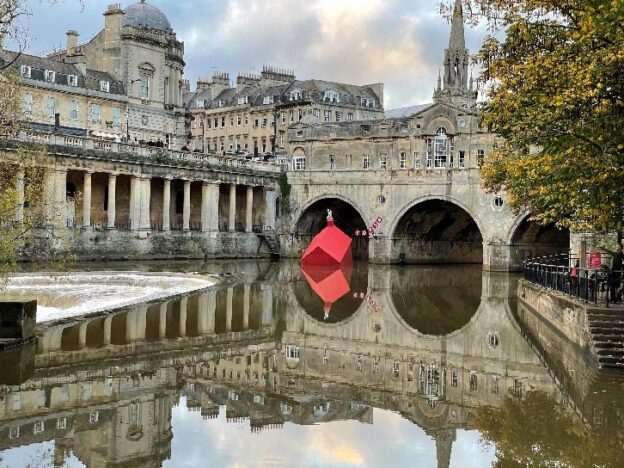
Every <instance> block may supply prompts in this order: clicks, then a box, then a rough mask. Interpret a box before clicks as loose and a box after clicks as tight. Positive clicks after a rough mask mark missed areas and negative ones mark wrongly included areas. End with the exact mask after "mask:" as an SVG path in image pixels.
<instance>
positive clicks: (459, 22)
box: [449, 0, 466, 50]
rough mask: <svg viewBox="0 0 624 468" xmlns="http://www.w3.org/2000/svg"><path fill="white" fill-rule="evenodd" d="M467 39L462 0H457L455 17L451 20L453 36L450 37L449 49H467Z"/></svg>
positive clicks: (454, 10) (454, 11)
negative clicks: (465, 36)
mask: <svg viewBox="0 0 624 468" xmlns="http://www.w3.org/2000/svg"><path fill="white" fill-rule="evenodd" d="M465 48H466V40H465V39H464V9H463V7H462V0H455V8H454V9H453V19H452V20H451V38H450V39H449V49H451V50H453V49H455V50H457V49H461V50H463V49H465Z"/></svg>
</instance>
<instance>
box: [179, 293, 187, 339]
mask: <svg viewBox="0 0 624 468" xmlns="http://www.w3.org/2000/svg"><path fill="white" fill-rule="evenodd" d="M187 309H188V298H186V297H183V298H182V299H180V336H181V337H183V336H186V316H187Z"/></svg>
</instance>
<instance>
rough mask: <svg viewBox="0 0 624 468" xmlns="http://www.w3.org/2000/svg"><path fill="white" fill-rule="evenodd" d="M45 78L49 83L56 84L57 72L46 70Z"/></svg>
mask: <svg viewBox="0 0 624 468" xmlns="http://www.w3.org/2000/svg"><path fill="white" fill-rule="evenodd" d="M44 76H45V80H46V81H47V82H48V83H54V81H55V80H56V72H55V71H53V70H46V71H45V75H44Z"/></svg>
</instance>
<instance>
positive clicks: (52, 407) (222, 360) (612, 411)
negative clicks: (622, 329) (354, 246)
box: [0, 261, 624, 467]
mask: <svg viewBox="0 0 624 468" xmlns="http://www.w3.org/2000/svg"><path fill="white" fill-rule="evenodd" d="M112 270H115V271H133V272H137V271H138V272H149V273H162V272H173V273H190V272H193V273H199V274H210V275H217V277H218V278H219V283H218V284H217V285H215V286H213V287H210V288H208V289H203V290H200V291H196V292H192V293H188V294H177V295H176V296H174V297H172V298H169V299H166V300H163V299H155V300H151V302H147V303H140V304H134V305H130V306H124V307H123V308H119V309H116V310H115V311H114V312H102V311H101V310H98V311H97V312H96V313H94V314H92V315H90V316H88V317H69V316H66V317H63V318H62V319H59V320H56V321H54V320H52V321H50V322H45V323H40V324H39V325H38V327H39V332H38V342H37V344H36V345H33V346H31V347H27V348H24V349H20V350H17V351H12V352H10V353H4V354H1V355H0V369H1V375H0V466H9V467H21V466H53V465H57V466H60V465H64V466H94V467H95V466H166V467H178V466H180V467H182V466H193V467H197V466H310V467H312V466H337V467H338V466H339V467H344V466H383V467H388V466H423V467H429V466H434V467H435V466H438V467H446V466H455V467H473V466H474V467H481V466H511V465H513V466H525V465H534V466H624V455H623V454H624V429H623V428H624V396H623V395H624V372H620V373H617V372H612V373H608V372H603V371H599V370H598V369H595V368H591V367H588V366H584V365H582V363H583V362H584V361H583V360H580V359H579V360H578V363H579V364H578V366H577V367H578V368H572V367H570V364H569V363H568V364H565V363H562V362H559V361H558V360H557V356H553V355H551V354H552V353H549V352H548V349H549V346H551V345H552V344H553V343H546V342H543V341H542V342H540V341H539V339H536V338H535V337H534V336H533V335H532V334H531V333H530V332H528V331H527V330H525V329H524V327H523V324H522V323H520V322H519V321H518V319H517V314H516V303H515V300H514V296H515V287H516V283H517V279H518V277H516V276H514V275H509V274H500V273H489V272H485V271H482V269H481V268H480V267H478V266H379V265H368V264H365V263H362V264H355V265H354V267H353V268H352V269H342V270H340V269H339V270H327V269H306V270H303V271H302V270H301V268H300V267H299V265H298V263H296V262H291V261H282V262H269V261H220V262H219V261H209V262H143V263H138V264H137V263H129V262H120V263H105V264H95V263H89V264H78V265H76V266H75V271H76V272H97V271H112ZM133 278H135V279H134V280H135V281H136V277H134V276H133ZM93 291H95V292H90V290H86V291H82V293H81V295H80V296H79V297H83V298H84V297H88V298H89V300H95V301H96V302H97V299H98V298H97V291H99V289H97V288H94V289H93ZM46 294H47V296H46V297H48V300H49V301H52V302H51V303H54V301H53V300H52V299H49V297H50V296H53V293H50V291H49V290H48V291H47V293H46ZM115 294H119V295H122V296H123V295H124V294H126V295H129V293H128V292H124V289H123V287H121V288H120V289H119V291H118V293H115ZM110 295H111V293H110V291H109V293H108V296H110ZM89 296H91V297H89ZM93 296H95V297H93ZM61 302H62V301H61ZM66 302H67V303H71V304H72V305H75V304H74V302H75V301H66ZM51 318H54V317H53V316H52V317H51ZM557 349H559V348H557Z"/></svg>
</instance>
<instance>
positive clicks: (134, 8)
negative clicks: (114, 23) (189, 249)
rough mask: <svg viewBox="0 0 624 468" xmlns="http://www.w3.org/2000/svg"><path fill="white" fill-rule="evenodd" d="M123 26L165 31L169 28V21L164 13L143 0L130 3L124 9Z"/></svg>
mask: <svg viewBox="0 0 624 468" xmlns="http://www.w3.org/2000/svg"><path fill="white" fill-rule="evenodd" d="M123 25H124V26H133V27H135V28H149V29H159V30H161V31H167V30H169V29H171V23H169V20H168V19H167V17H166V16H165V14H164V13H163V12H162V11H160V10H159V9H158V8H156V7H155V6H153V5H150V4H149V3H145V0H141V1H140V2H139V3H135V4H134V5H130V6H129V7H128V8H126V11H124V18H123Z"/></svg>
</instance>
